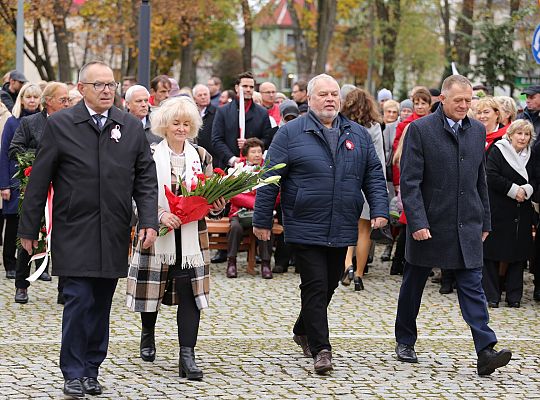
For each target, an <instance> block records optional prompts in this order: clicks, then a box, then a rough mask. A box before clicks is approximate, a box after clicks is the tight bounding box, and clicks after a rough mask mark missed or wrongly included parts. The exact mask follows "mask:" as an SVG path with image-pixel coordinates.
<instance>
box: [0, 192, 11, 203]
mask: <svg viewBox="0 0 540 400" xmlns="http://www.w3.org/2000/svg"><path fill="white" fill-rule="evenodd" d="M0 194H1V195H2V200H5V201H9V199H10V198H11V189H2V191H0Z"/></svg>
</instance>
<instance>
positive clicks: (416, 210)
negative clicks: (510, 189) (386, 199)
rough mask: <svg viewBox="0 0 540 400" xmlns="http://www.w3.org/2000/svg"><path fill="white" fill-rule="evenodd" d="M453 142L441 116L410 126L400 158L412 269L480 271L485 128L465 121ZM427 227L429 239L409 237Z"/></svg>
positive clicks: (487, 225)
mask: <svg viewBox="0 0 540 400" xmlns="http://www.w3.org/2000/svg"><path fill="white" fill-rule="evenodd" d="M462 123H463V124H462V128H461V129H460V132H459V133H458V135H457V136H458V137H456V135H455V134H454V132H453V130H452V128H450V126H449V125H448V121H447V120H446V117H445V115H444V113H443V111H442V106H441V107H439V108H438V109H437V111H436V112H435V113H433V114H430V115H428V116H425V117H423V118H420V119H417V120H416V121H413V122H411V124H410V125H409V128H408V132H407V136H406V137H405V141H404V145H403V155H402V157H401V165H400V167H401V179H400V190H401V199H402V201H403V208H404V211H405V215H406V216H407V246H406V253H405V259H406V260H407V261H408V262H409V263H411V264H414V265H420V266H425V267H443V268H480V267H482V264H483V260H482V232H487V231H490V230H491V221H490V211H489V199H488V190H487V183H486V171H485V157H484V146H485V143H486V129H485V128H484V126H483V125H482V124H481V123H480V122H478V121H476V120H470V119H469V118H467V117H465V119H464V120H463V121H462ZM422 228H429V230H430V232H431V236H432V238H431V239H428V240H423V241H416V240H414V239H413V238H412V236H411V235H412V233H413V232H415V231H418V230H419V229H422Z"/></svg>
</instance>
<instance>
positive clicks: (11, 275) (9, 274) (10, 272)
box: [6, 269, 15, 279]
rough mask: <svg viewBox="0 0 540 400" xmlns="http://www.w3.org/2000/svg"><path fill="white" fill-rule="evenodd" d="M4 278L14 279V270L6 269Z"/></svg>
mask: <svg viewBox="0 0 540 400" xmlns="http://www.w3.org/2000/svg"><path fill="white" fill-rule="evenodd" d="M6 278H8V279H15V270H14V269H9V270H7V271H6Z"/></svg>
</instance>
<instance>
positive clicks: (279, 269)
mask: <svg viewBox="0 0 540 400" xmlns="http://www.w3.org/2000/svg"><path fill="white" fill-rule="evenodd" d="M288 269H289V266H288V265H287V266H286V267H284V266H283V265H279V264H276V265H274V268H272V272H273V273H274V274H283V273H285V272H287V271H288Z"/></svg>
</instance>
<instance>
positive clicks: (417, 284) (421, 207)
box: [395, 75, 512, 375]
mask: <svg viewBox="0 0 540 400" xmlns="http://www.w3.org/2000/svg"><path fill="white" fill-rule="evenodd" d="M471 99H472V85H471V83H470V82H469V81H468V80H467V78H465V77H463V76H461V75H452V76H450V77H448V78H446V79H445V81H444V82H443V85H442V93H441V106H439V108H438V109H437V111H436V112H435V113H433V114H431V115H428V116H426V117H423V118H420V119H418V120H416V121H414V122H412V123H411V124H410V125H409V128H408V132H407V136H406V137H405V142H404V146H403V155H402V157H401V165H400V168H401V178H400V190H401V198H402V201H403V208H404V212H405V214H406V215H407V247H406V253H405V259H406V263H405V267H404V272H403V282H402V285H401V290H400V293H399V300H398V309H397V316H396V326H395V333H396V341H397V346H396V353H397V358H398V360H400V361H404V362H417V361H418V359H417V356H416V353H415V351H414V344H415V342H416V339H417V330H416V317H417V315H418V311H419V309H420V303H421V299H422V293H423V290H424V287H425V284H426V281H427V279H428V276H429V273H430V272H431V269H432V268H433V267H435V266H437V267H441V268H448V269H452V270H453V271H454V272H455V278H456V284H457V292H458V299H459V304H460V307H461V313H462V315H463V318H464V319H465V321H466V322H467V324H468V325H469V326H470V329H471V333H472V336H473V340H474V345H475V349H476V353H477V354H478V363H477V370H478V374H479V375H489V374H491V373H493V372H494V371H495V369H497V368H500V367H502V366H504V365H506V364H508V362H509V361H510V358H511V357H512V353H511V352H510V351H509V350H501V351H499V352H497V351H495V350H494V349H493V347H494V345H495V344H496V343H497V337H496V336H495V333H494V332H493V331H492V330H491V328H489V326H488V321H489V315H488V311H487V304H486V297H485V295H484V291H483V289H482V263H483V259H482V250H483V248H482V242H483V241H484V239H485V238H486V237H487V235H488V233H489V231H490V230H491V220H490V212H489V200H488V193H487V183H486V173H485V158H484V146H485V141H486V131H485V128H484V127H483V125H481V124H480V123H479V122H478V121H476V120H471V119H469V118H468V117H467V111H468V110H469V107H470V104H471Z"/></svg>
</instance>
